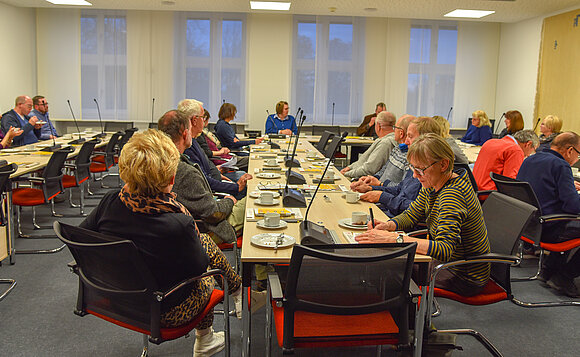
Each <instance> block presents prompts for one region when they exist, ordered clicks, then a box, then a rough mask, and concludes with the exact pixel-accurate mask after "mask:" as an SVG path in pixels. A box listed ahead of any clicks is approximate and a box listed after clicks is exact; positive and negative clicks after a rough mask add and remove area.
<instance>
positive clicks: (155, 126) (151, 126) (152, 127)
mask: <svg viewBox="0 0 580 357" xmlns="http://www.w3.org/2000/svg"><path fill="white" fill-rule="evenodd" d="M157 128H159V125H158V124H157V123H149V129H157Z"/></svg>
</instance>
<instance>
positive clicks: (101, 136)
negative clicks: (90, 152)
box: [93, 133, 107, 138]
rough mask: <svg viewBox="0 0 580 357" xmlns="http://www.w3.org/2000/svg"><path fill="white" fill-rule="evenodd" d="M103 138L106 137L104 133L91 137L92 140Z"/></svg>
mask: <svg viewBox="0 0 580 357" xmlns="http://www.w3.org/2000/svg"><path fill="white" fill-rule="evenodd" d="M105 136H107V134H106V133H99V134H97V135H93V138H104V137H105Z"/></svg>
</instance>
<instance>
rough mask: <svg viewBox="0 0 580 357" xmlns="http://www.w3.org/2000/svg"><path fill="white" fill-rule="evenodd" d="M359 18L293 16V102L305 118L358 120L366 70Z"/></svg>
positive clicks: (340, 121)
mask: <svg viewBox="0 0 580 357" xmlns="http://www.w3.org/2000/svg"><path fill="white" fill-rule="evenodd" d="M363 21H364V20H363V19H359V18H340V17H330V18H329V17H302V16H299V17H295V25H294V51H293V53H294V57H293V71H292V102H293V104H292V106H293V107H294V108H296V110H297V109H298V107H301V108H302V109H303V110H304V114H305V115H306V117H307V123H316V124H326V125H328V124H332V125H351V124H353V123H358V121H359V118H360V116H361V114H362V109H361V108H362V106H361V104H362V103H361V101H362V89H363V86H362V78H363V74H364V72H363V68H362V67H363V65H362V64H363V60H364V58H363V54H364V48H363V47H362V46H364V23H363ZM294 108H291V112H293V110H292V109H294Z"/></svg>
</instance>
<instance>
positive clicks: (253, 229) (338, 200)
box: [242, 138, 431, 263]
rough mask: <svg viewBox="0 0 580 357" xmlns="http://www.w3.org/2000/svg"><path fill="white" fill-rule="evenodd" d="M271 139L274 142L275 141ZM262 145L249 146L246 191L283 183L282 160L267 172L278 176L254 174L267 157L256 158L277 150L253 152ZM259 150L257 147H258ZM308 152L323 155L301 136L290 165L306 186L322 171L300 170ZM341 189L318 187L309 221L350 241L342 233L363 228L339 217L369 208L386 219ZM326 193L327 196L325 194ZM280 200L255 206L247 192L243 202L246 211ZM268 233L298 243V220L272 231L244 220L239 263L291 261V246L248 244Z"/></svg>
mask: <svg viewBox="0 0 580 357" xmlns="http://www.w3.org/2000/svg"><path fill="white" fill-rule="evenodd" d="M284 141H285V140H284V139H282V140H279V141H278V143H282V144H283V142H284ZM274 142H277V141H276V140H275V141H274ZM261 146H263V145H257V146H255V145H254V146H252V152H251V153H250V160H249V168H248V172H249V173H251V174H252V175H253V176H254V178H253V179H252V180H249V181H248V193H250V192H252V191H254V190H256V189H257V187H258V185H260V184H266V183H280V184H282V185H283V184H284V183H285V180H284V178H285V175H284V173H285V170H286V168H285V167H284V163H281V164H280V165H281V166H282V171H267V172H277V173H281V177H280V178H278V179H261V178H258V177H256V173H255V171H254V170H255V169H260V172H261V169H262V166H263V164H264V161H265V160H268V159H267V158H266V159H262V158H259V156H263V155H275V154H276V153H277V152H278V151H279V150H270V151H268V152H263V151H256V147H261ZM281 147H284V146H283V145H281ZM258 150H260V149H258ZM309 152H316V153H317V154H318V156H319V157H322V155H321V154H320V153H318V151H317V150H316V149H314V147H313V146H312V144H310V143H309V142H308V140H307V139H302V138H301V139H300V141H299V145H298V149H297V154H296V157H297V158H298V160H299V161H300V163H301V166H302V167H301V168H293V170H294V171H296V172H299V173H301V174H302V175H304V178H305V179H306V183H307V184H309V185H314V183H313V179H314V178H315V175H320V174H321V173H322V171H321V172H314V173H313V172H301V171H300V170H301V169H312V168H313V167H312V163H313V162H312V161H310V160H308V159H307V158H306V156H307V153H309ZM323 169H324V167H322V169H321V170H323ZM330 169H332V170H334V174H335V176H336V177H338V179H337V180H335V184H336V185H343V186H344V187H346V189H348V188H349V185H350V181H349V180H347V179H346V178H345V177H344V176H343V175H342V174H340V172H339V171H338V170H337V169H336V168H334V167H332V166H331V167H330V168H329V170H330ZM342 194H343V192H342V191H340V192H338V191H332V192H330V191H322V190H319V191H318V193H317V195H316V199H315V200H314V203H313V204H312V207H311V208H310V212H309V214H308V220H309V221H311V222H316V223H322V224H324V226H325V227H326V228H327V229H329V230H334V231H335V232H336V234H337V236H338V238H339V239H340V240H341V242H342V243H345V244H347V243H349V241H348V240H347V239H346V238H345V236H344V234H343V232H345V231H347V232H355V233H356V232H364V230H362V231H361V230H351V229H345V228H342V227H340V226H339V225H338V221H339V220H340V219H343V218H350V217H351V214H352V212H355V211H358V212H366V213H368V212H369V207H372V208H373V214H374V216H375V218H377V219H379V220H383V221H384V220H387V219H388V217H387V216H386V215H385V214H384V213H383V212H382V211H381V210H380V209H379V208H378V207H376V206H375V205H374V204H372V203H368V202H362V201H359V202H357V203H347V202H346V200H345V198H344V197H343V195H342ZM324 196H326V197H324ZM278 200H279V203H278V204H277V205H274V206H260V205H257V204H256V203H255V199H253V198H251V197H250V196H249V195H248V197H247V202H246V210H247V209H249V208H250V209H251V208H283V205H282V197H280V198H278ZM308 202H309V199H308V198H307V203H308ZM300 211H301V212H302V215H304V214H305V212H306V208H300ZM267 232H274V233H282V232H283V233H285V234H287V235H290V236H292V237H294V238H295V239H296V241H297V243H299V242H300V233H299V223H288V227H287V228H285V229H275V230H270V229H263V228H259V227H257V225H256V222H248V221H246V222H245V223H244V238H245V239H244V240H243V246H242V262H271V263H283V262H289V261H290V256H291V254H292V248H284V249H278V250H277V251H274V250H273V249H266V248H261V247H257V246H254V245H252V244H251V237H252V236H254V235H256V234H260V233H267ZM430 259H431V258H430V257H426V256H417V260H424V261H429V260H430Z"/></svg>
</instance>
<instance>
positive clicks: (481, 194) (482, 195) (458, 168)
mask: <svg viewBox="0 0 580 357" xmlns="http://www.w3.org/2000/svg"><path fill="white" fill-rule="evenodd" d="M462 171H465V172H467V176H468V177H469V182H470V183H471V186H472V187H473V192H475V194H476V195H477V198H478V199H479V201H480V202H483V201H485V199H486V198H487V196H488V195H489V194H490V193H492V192H493V191H494V190H481V191H480V190H478V187H477V181H475V176H473V172H472V171H471V168H470V167H469V165H468V164H460V163H457V162H454V163H453V172H455V173H460V172H462Z"/></svg>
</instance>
